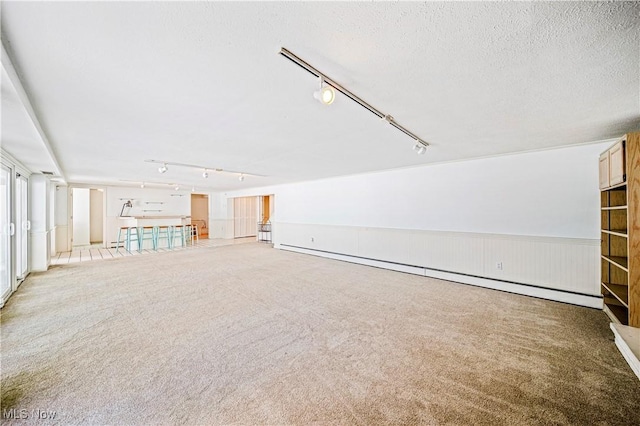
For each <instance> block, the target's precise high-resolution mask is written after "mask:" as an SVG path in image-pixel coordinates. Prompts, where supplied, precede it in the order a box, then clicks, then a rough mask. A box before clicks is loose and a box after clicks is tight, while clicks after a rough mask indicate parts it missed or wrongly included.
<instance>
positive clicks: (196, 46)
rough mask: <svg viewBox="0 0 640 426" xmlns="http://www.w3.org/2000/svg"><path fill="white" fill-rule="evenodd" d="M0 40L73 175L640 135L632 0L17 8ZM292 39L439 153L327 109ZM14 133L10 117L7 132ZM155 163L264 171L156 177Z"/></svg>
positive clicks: (398, 156) (216, 185)
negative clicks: (296, 59) (296, 60)
mask: <svg viewBox="0 0 640 426" xmlns="http://www.w3.org/2000/svg"><path fill="white" fill-rule="evenodd" d="M2 37H3V40H4V41H3V43H4V44H5V46H6V48H7V51H8V53H9V55H10V56H11V57H12V60H13V63H14V65H15V67H16V69H17V71H18V74H19V76H20V79H21V81H22V84H23V86H24V88H25V90H26V92H27V93H28V95H29V98H30V99H31V103H32V105H33V108H34V110H35V111H36V113H37V116H38V118H39V121H40V123H41V124H42V127H43V129H44V131H45V132H46V134H47V135H48V138H49V141H50V143H51V146H52V148H53V150H54V152H55V154H56V156H57V159H58V161H59V163H60V165H61V168H62V169H63V172H64V173H65V175H66V177H67V180H69V181H71V182H86V183H108V182H111V183H122V182H121V180H131V181H147V182H149V181H152V182H175V183H181V184H185V185H189V186H192V185H194V186H196V187H197V188H198V189H199V190H205V189H208V190H227V189H229V190H230V189H237V188H242V187H247V186H262V185H269V184H274V183H281V182H292V181H299V180H308V179H315V178H321V177H328V176H336V175H345V174H354V173H360V172H366V171H373V170H382V169H391V168H397V167H406V166H414V165H419V164H427V163H432V162H441V161H448V160H456V159H463V158H472V157H479V156H489V155H497V154H501V153H508V152H517V151H525V150H534V149H544V148H550V147H554V146H562V145H569V144H578V143H585V142H591V141H598V140H603V139H609V138H612V137H616V136H619V135H621V134H623V133H625V132H626V131H629V130H633V129H638V128H639V127H640V104H639V103H640V96H639V95H640V44H639V43H640V3H637V2H615V3H594V2H576V3H567V2H535V3H521V2H516V3H502V2H500V3H493V2H492V3H482V2H471V3H467V2H464V3H458V2H454V3H432V2H430V3H417V2H405V3H395V2H379V3H378V2H376V3H369V2H347V3H333V2H327V3H324V2H309V3H307V2H305V3H293V2H286V3H285V2H282V3H280V2H264V3H262V2H260V3H244V2H215V3H204V2H169V3H165V2H163V3H155V2H144V3H141V2H118V3H112V2H70V3H67V2H65V3H58V2H11V1H4V2H3V4H2ZM281 46H284V47H286V48H288V49H289V50H291V51H292V52H294V53H296V54H297V55H299V56H301V57H302V58H304V59H305V60H307V61H308V62H309V63H311V64H312V65H314V66H315V67H316V68H318V69H320V70H321V71H323V72H324V73H326V74H327V75H328V76H329V77H331V78H333V79H334V80H336V81H338V82H339V83H341V84H342V85H343V86H345V87H347V88H348V89H349V90H351V91H352V92H354V93H355V94H357V95H358V96H360V97H361V98H363V99H364V100H366V101H367V102H369V103H370V104H372V105H373V106H375V107H376V108H378V109H380V110H382V111H383V112H384V113H388V114H391V115H392V116H394V117H395V119H396V121H397V122H399V123H400V124H402V125H404V126H406V127H407V128H408V129H409V130H411V131H412V132H414V133H415V134H417V135H418V136H419V137H420V138H422V139H424V140H426V141H428V142H429V143H431V147H430V148H429V150H428V151H427V154H425V155H423V156H417V155H416V154H415V152H414V151H413V150H412V149H411V148H412V146H413V142H412V140H411V139H410V138H409V137H407V136H406V135H404V134H402V133H401V132H400V131H398V130H396V129H394V128H392V127H391V126H389V125H388V124H384V123H383V122H382V121H381V120H379V119H378V118H377V117H376V116H374V115H373V114H371V113H370V112H368V111H367V110H365V109H363V108H362V107H360V106H358V105H357V104H355V103H354V102H352V101H351V100H349V99H347V98H345V97H344V96H340V95H338V98H337V100H336V101H335V103H334V104H333V105H331V106H329V107H327V106H323V105H321V104H319V103H318V102H317V101H316V100H314V99H313V97H312V92H313V91H314V90H316V88H317V81H316V80H315V79H314V78H313V76H311V75H310V74H308V73H307V72H305V71H303V70H302V69H300V68H299V67H297V66H296V65H294V64H292V63H291V62H289V61H288V60H286V59H284V58H283V57H281V56H280V55H278V54H277V51H278V50H279V48H280V47H281ZM4 95H5V93H4V91H3V106H4ZM3 118H4V117H3ZM8 121H9V122H8ZM13 125H14V123H12V122H10V120H4V119H3V123H2V126H3V137H4V128H5V127H8V128H11V127H12V126H13ZM146 159H156V160H167V161H172V162H179V163H188V164H199V165H203V166H207V167H211V168H222V169H228V170H237V171H244V172H247V173H254V174H258V175H265V176H266V177H248V178H247V179H246V180H245V181H244V182H239V181H238V179H237V176H235V175H231V174H224V173H222V174H216V175H213V174H212V176H211V177H209V179H207V180H205V179H203V178H202V177H201V173H202V171H199V170H191V169H184V168H183V169H179V168H177V167H170V170H169V172H167V173H166V174H163V175H160V174H159V173H158V172H157V168H158V165H157V164H150V163H145V162H144V160H146Z"/></svg>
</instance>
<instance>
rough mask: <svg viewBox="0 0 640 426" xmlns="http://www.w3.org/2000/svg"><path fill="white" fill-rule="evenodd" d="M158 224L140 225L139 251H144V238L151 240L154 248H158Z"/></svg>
mask: <svg viewBox="0 0 640 426" xmlns="http://www.w3.org/2000/svg"><path fill="white" fill-rule="evenodd" d="M156 228H157V226H140V227H138V235H140V241H139V242H138V252H140V253H142V246H143V245H144V240H151V246H152V247H153V249H154V250H156V251H157V250H158V238H157V235H156Z"/></svg>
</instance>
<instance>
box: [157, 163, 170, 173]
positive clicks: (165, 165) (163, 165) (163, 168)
mask: <svg viewBox="0 0 640 426" xmlns="http://www.w3.org/2000/svg"><path fill="white" fill-rule="evenodd" d="M167 170H169V168H168V167H167V163H163V164H162V166H160V167H158V171H159V172H160V173H165V172H166V171H167Z"/></svg>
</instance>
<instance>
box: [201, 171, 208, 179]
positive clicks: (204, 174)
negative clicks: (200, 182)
mask: <svg viewBox="0 0 640 426" xmlns="http://www.w3.org/2000/svg"><path fill="white" fill-rule="evenodd" d="M202 177H203V178H205V179H206V178H208V177H209V172H208V171H207V169H204V172H202Z"/></svg>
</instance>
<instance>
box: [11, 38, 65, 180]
mask: <svg viewBox="0 0 640 426" xmlns="http://www.w3.org/2000/svg"><path fill="white" fill-rule="evenodd" d="M2 68H3V69H4V70H5V72H6V73H7V75H8V76H9V80H10V81H11V84H12V85H13V87H14V89H15V91H16V93H17V94H18V98H19V99H20V102H21V103H22V106H23V108H24V109H25V111H26V112H27V115H28V116H29V119H30V120H31V123H32V124H33V127H34V128H35V129H36V132H38V135H39V136H40V142H41V143H42V147H43V148H44V149H45V151H46V152H47V155H48V156H49V158H50V159H51V162H52V163H53V165H54V167H55V170H54V173H55V174H56V175H57V176H60V177H62V179H64V180H65V181H66V177H65V175H64V173H63V171H62V168H61V167H60V163H58V159H57V157H56V154H55V152H54V150H53V148H52V146H51V143H50V142H49V138H47V134H46V133H45V131H44V130H43V129H42V126H41V125H40V120H38V116H37V114H36V112H35V111H34V109H33V106H32V105H31V101H30V100H29V95H27V92H26V91H25V90H24V86H23V85H22V82H21V81H20V77H19V76H18V73H17V72H16V69H15V67H14V66H13V61H12V60H11V57H10V56H9V53H8V52H7V49H6V48H5V46H4V38H3V40H2Z"/></svg>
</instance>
